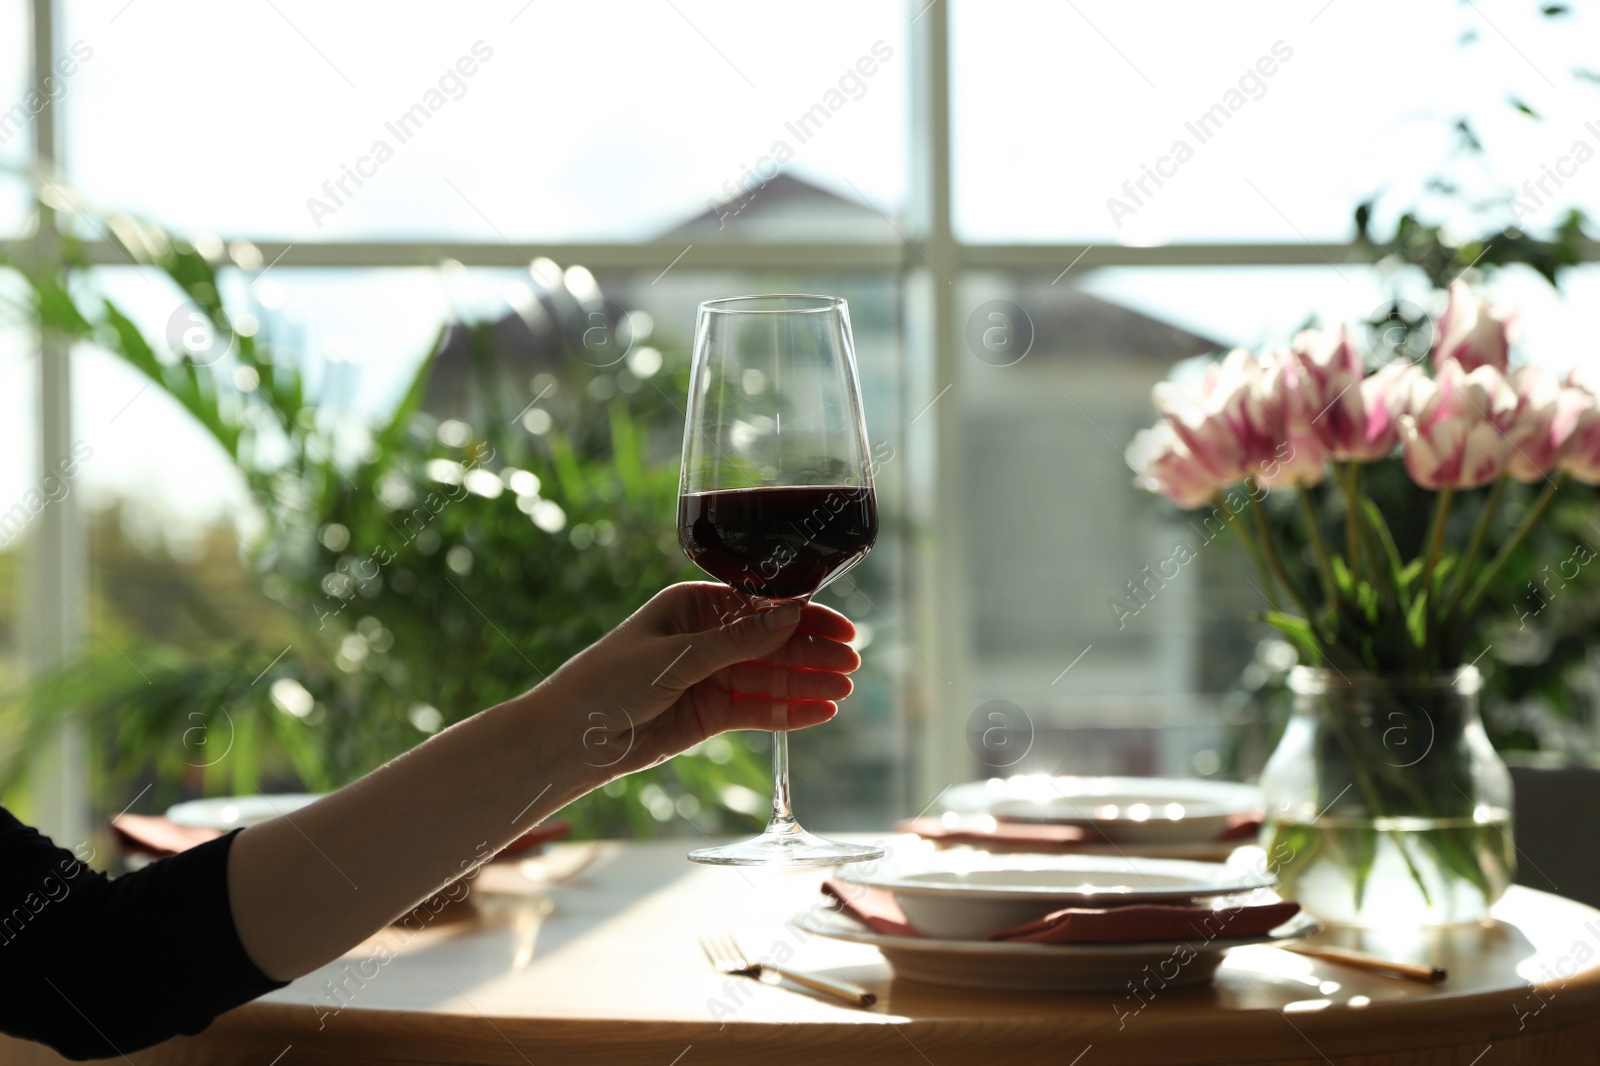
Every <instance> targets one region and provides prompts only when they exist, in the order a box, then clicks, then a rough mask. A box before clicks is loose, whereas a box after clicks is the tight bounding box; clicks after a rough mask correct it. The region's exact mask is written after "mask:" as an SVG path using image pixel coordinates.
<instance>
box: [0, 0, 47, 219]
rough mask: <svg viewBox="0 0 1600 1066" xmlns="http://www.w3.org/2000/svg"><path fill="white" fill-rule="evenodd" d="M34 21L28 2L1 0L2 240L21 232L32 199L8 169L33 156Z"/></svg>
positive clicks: (0, 151) (0, 150) (0, 127)
mask: <svg viewBox="0 0 1600 1066" xmlns="http://www.w3.org/2000/svg"><path fill="white" fill-rule="evenodd" d="M31 24H32V19H30V18H29V15H28V4H27V0H0V237H10V236H15V235H16V234H18V233H21V232H22V230H23V228H24V226H25V225H26V223H27V218H28V209H29V205H30V203H31V201H32V197H31V196H30V195H29V194H28V187H27V184H26V183H25V182H23V181H22V180H21V179H20V178H19V177H17V176H16V175H15V174H14V173H12V172H11V170H10V169H9V168H12V167H17V166H20V165H23V164H24V163H25V162H26V161H27V160H28V158H29V157H30V156H31V155H32V154H33V129H32V128H31V127H32V124H33V122H34V114H35V112H34V105H35V104H38V103H40V101H39V100H38V98H30V97H29V95H28V71H29V66H30V63H29V53H30V52H31V51H32V41H33V31H32V29H31Z"/></svg>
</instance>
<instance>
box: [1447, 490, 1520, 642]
mask: <svg viewBox="0 0 1600 1066" xmlns="http://www.w3.org/2000/svg"><path fill="white" fill-rule="evenodd" d="M1510 480H1511V478H1510V477H1509V476H1504V477H1501V478H1500V480H1498V481H1496V482H1495V483H1494V488H1492V489H1490V490H1489V498H1488V499H1487V500H1484V501H1483V510H1482V511H1481V512H1479V514H1478V521H1477V524H1476V525H1474V526H1473V527H1472V536H1471V537H1470V538H1469V539H1468V540H1467V550H1466V551H1464V552H1462V553H1461V564H1460V566H1458V567H1457V569H1458V570H1459V571H1460V573H1459V574H1458V575H1457V578H1456V583H1455V591H1454V592H1452V593H1451V594H1450V600H1449V602H1448V603H1447V604H1446V605H1445V609H1444V617H1446V618H1451V617H1454V616H1455V613H1456V608H1458V607H1460V606H1461V598H1462V597H1463V596H1465V595H1466V594H1467V585H1468V584H1469V583H1470V581H1471V578H1472V568H1473V567H1474V566H1476V565H1477V563H1478V555H1479V554H1480V553H1481V552H1482V551H1483V538H1484V537H1486V536H1488V535H1489V524H1490V523H1491V522H1492V521H1493V520H1494V515H1495V512H1496V511H1498V510H1499V509H1500V497H1502V496H1504V495H1505V491H1506V484H1507V483H1508V482H1509V481H1510Z"/></svg>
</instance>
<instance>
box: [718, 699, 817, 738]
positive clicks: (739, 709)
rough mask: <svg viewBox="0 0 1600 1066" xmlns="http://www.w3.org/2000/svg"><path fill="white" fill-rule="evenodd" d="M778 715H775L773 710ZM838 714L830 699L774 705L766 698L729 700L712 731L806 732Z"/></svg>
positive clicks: (791, 701)
mask: <svg viewBox="0 0 1600 1066" xmlns="http://www.w3.org/2000/svg"><path fill="white" fill-rule="evenodd" d="M775 706H776V707H777V713H776V715H774V707H775ZM838 713H839V705H838V704H837V703H834V702H833V701H832V700H789V701H788V702H787V703H784V704H778V705H774V703H773V701H772V700H769V699H734V700H729V701H728V703H727V705H726V707H725V708H724V709H723V710H722V713H721V714H719V715H718V719H719V723H718V727H717V729H716V730H715V732H718V733H721V732H725V731H726V730H729V729H761V730H765V731H767V732H771V730H772V728H773V726H774V725H777V726H781V727H782V728H783V729H786V730H789V729H805V728H807V727H809V726H814V725H821V724H822V723H823V722H826V721H827V720H828V719H830V718H832V717H833V716H834V715H836V714H838Z"/></svg>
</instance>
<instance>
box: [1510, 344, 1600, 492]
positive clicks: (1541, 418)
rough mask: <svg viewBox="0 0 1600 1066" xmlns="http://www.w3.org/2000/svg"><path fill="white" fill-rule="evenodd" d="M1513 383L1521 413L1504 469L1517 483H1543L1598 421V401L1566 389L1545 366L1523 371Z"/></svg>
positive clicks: (1580, 391) (1582, 391)
mask: <svg viewBox="0 0 1600 1066" xmlns="http://www.w3.org/2000/svg"><path fill="white" fill-rule="evenodd" d="M1510 380H1511V386H1512V388H1513V389H1515V390H1516V394H1517V412H1516V418H1515V429H1514V431H1513V434H1512V438H1513V439H1512V450H1511V454H1510V456H1509V457H1508V458H1507V460H1506V471H1507V472H1508V473H1509V474H1510V475H1511V476H1512V477H1514V478H1516V479H1517V480H1518V481H1529V482H1533V481H1542V480H1544V479H1545V478H1546V477H1547V476H1548V475H1549V473H1550V472H1551V471H1552V470H1554V469H1556V468H1557V467H1558V466H1560V465H1561V463H1562V460H1563V459H1565V458H1566V456H1567V453H1568V452H1569V451H1570V450H1571V449H1572V447H1573V445H1574V442H1575V441H1577V440H1578V439H1580V438H1581V436H1582V435H1583V434H1584V433H1585V432H1586V431H1587V429H1588V427H1589V424H1590V423H1592V422H1593V421H1594V420H1595V397H1594V395H1593V394H1592V393H1590V392H1589V391H1588V390H1586V389H1583V388H1576V387H1572V386H1563V385H1562V384H1561V382H1560V380H1559V379H1558V378H1557V377H1556V375H1555V374H1554V372H1552V371H1550V370H1548V369H1546V368H1545V367H1542V366H1524V367H1519V368H1518V369H1516V370H1515V371H1513V372H1512V374H1511V379H1510Z"/></svg>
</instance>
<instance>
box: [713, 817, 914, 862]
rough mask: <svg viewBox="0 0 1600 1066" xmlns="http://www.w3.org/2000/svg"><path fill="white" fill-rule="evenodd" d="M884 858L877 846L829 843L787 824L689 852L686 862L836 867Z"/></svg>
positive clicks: (835, 841)
mask: <svg viewBox="0 0 1600 1066" xmlns="http://www.w3.org/2000/svg"><path fill="white" fill-rule="evenodd" d="M883 855H884V851H883V849H882V848H880V847H876V846H873V845H868V844H845V843H842V842H840V841H837V840H828V839H825V838H823V837H819V836H816V835H814V834H811V833H808V832H806V831H805V830H804V829H801V828H800V826H799V825H798V824H796V823H794V822H789V823H788V824H787V825H785V824H782V823H777V824H773V825H769V826H767V831H766V832H764V833H762V834H761V835H760V836H758V837H754V838H752V839H750V840H741V841H740V842H739V843H737V844H724V845H722V846H721V847H717V848H701V849H700V850H699V851H691V852H690V853H689V861H690V862H703V863H706V864H707V865H709V866H836V865H838V864H839V863H845V862H867V861H869V860H871V859H881V858H883Z"/></svg>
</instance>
